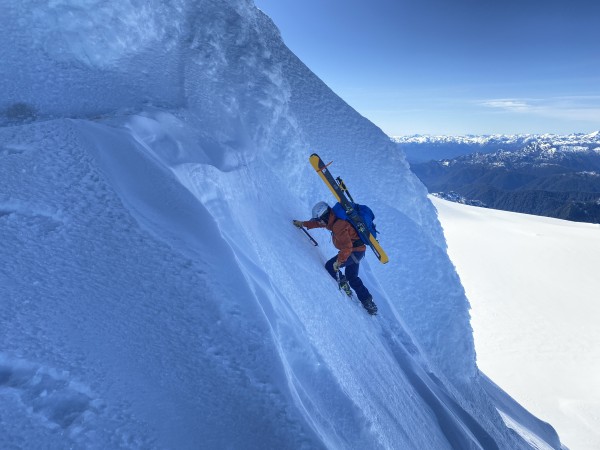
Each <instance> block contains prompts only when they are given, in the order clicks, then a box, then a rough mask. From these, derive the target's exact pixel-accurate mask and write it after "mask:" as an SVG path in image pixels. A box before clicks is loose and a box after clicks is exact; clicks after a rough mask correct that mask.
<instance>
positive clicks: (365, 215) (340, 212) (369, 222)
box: [331, 203, 377, 244]
mask: <svg viewBox="0 0 600 450" xmlns="http://www.w3.org/2000/svg"><path fill="white" fill-rule="evenodd" d="M352 206H353V207H354V210H355V211H356V212H357V213H358V215H359V216H360V217H361V218H362V220H363V222H364V223H365V225H366V226H367V229H368V230H369V232H370V233H371V234H372V235H373V237H374V238H377V229H376V228H375V224H374V223H373V220H375V214H373V211H371V208H369V207H368V206H367V205H359V204H358V203H352ZM331 209H333V213H334V214H335V215H336V216H337V217H338V218H340V219H343V220H347V221H348V222H350V224H351V225H352V226H353V227H354V229H355V230H356V227H355V226H354V224H353V223H352V221H351V220H350V218H349V217H348V214H346V210H345V209H344V207H343V206H342V205H341V204H340V203H336V204H335V205H333V208H331ZM356 232H357V233H358V235H359V236H360V233H359V231H358V230H356ZM361 239H362V238H361ZM365 244H368V242H365Z"/></svg>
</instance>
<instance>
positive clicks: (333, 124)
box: [0, 0, 560, 449]
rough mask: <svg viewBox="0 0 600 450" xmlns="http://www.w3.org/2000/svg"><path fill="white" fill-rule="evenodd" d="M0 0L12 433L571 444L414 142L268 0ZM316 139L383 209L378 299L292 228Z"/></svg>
mask: <svg viewBox="0 0 600 450" xmlns="http://www.w3.org/2000/svg"><path fill="white" fill-rule="evenodd" d="M1 2H2V3H1V6H2V11H3V14H2V18H1V19H0V22H1V24H2V26H1V27H0V38H1V39H2V42H3V44H2V46H1V47H0V52H1V53H0V57H1V60H2V61H3V64H2V65H0V77H1V79H2V80H3V81H2V83H0V125H2V127H1V128H0V241H1V242H2V246H0V298H1V299H2V303H1V304H0V324H1V327H0V345H1V347H0V398H1V400H0V424H1V427H2V433H1V434H0V446H1V447H3V448H14V447H16V448H37V447H39V446H40V445H42V444H41V443H43V445H44V446H45V447H47V448H67V447H74V448H199V447H202V448H418V449H444V448H455V449H459V448H460V449H470V448H473V449H476V448H485V449H495V448H502V449H519V448H529V447H530V446H534V447H535V445H533V444H532V442H543V443H544V445H546V446H549V447H550V448H560V442H559V440H558V437H557V436H556V433H555V432H554V430H553V429H552V428H551V427H549V426H542V425H540V422H539V421H538V420H537V419H535V418H534V417H532V416H529V415H526V414H524V413H521V412H520V410H519V409H518V408H517V406H515V405H516V404H515V403H514V402H511V401H509V400H506V398H505V397H504V395H505V394H504V393H502V391H501V390H500V389H498V388H497V387H495V386H493V385H492V384H491V383H488V381H487V380H486V379H485V378H484V377H482V375H481V374H480V373H479V371H478V369H477V366H476V364H475V351H474V345H473V337H472V330H471V326H470V318H469V305H468V301H467V299H466V297H465V293H464V290H463V288H462V286H461V284H460V281H459V279H458V276H457V275H456V273H455V270H454V267H453V265H452V263H451V262H450V260H449V258H448V256H447V253H446V245H445V241H444V237H443V233H442V229H441V227H440V225H439V223H438V221H437V217H436V212H435V209H434V208H433V206H432V204H431V202H430V201H429V200H428V199H427V197H426V190H425V188H424V187H423V186H422V185H421V183H420V182H419V181H418V180H417V179H416V178H415V177H414V176H413V175H412V174H411V173H410V171H409V169H408V165H407V163H406V162H405V160H404V157H403V156H402V154H400V153H399V152H398V151H397V149H396V146H395V144H393V143H392V142H391V141H390V140H389V138H387V137H386V136H385V135H384V134H383V133H382V132H381V131H380V130H379V129H378V128H377V127H375V126H374V125H373V124H371V123H369V122H368V121H367V120H365V119H364V118H363V117H361V116H360V115H359V114H357V113H356V112H355V111H354V110H352V109H351V108H350V107H349V106H348V105H347V104H346V103H344V102H343V100H341V99H340V98H339V97H337V96H336V95H335V94H334V93H333V92H331V90H330V89H329V88H327V86H325V85H324V84H323V83H322V82H321V81H320V80H319V79H318V78H317V77H316V76H315V75H314V74H312V73H311V72H310V71H309V70H308V69H307V68H306V67H305V66H304V65H303V64H302V63H301V62H300V61H299V60H298V59H297V58H296V57H295V56H294V55H293V54H292V53H291V52H290V51H289V50H288V49H287V48H286V47H285V46H284V44H283V43H282V41H281V38H280V36H279V32H278V31H277V29H276V27H275V26H274V25H273V23H272V22H271V21H270V19H268V18H267V17H266V16H265V15H264V14H263V13H262V12H260V11H259V10H258V9H257V8H256V7H255V6H254V5H253V4H252V2H250V1H246V0H229V1H226V0H201V1H194V2H191V1H190V2H187V1H183V0H181V1H176V0H175V1H172V2H159V1H133V0H125V1H99V0H87V1H75V0H59V1H52V2H41V1H34V0H27V1H22V2H9V1H8V0H1ZM314 151H316V152H318V153H319V154H321V156H322V157H323V158H324V159H325V160H327V161H330V160H333V161H334V164H333V165H332V166H331V169H332V171H334V173H335V174H336V175H342V176H344V178H345V181H346V183H347V185H348V186H349V187H350V189H351V191H352V193H353V195H354V197H355V199H356V200H357V201H359V202H361V203H367V204H369V206H371V207H372V209H373V210H374V211H375V212H376V215H377V223H378V229H379V230H380V232H381V243H382V245H383V247H384V248H385V249H386V250H387V252H388V254H389V256H390V259H391V262H390V263H389V264H388V265H386V266H383V265H381V264H379V262H378V261H377V260H376V259H375V258H374V257H373V256H372V255H369V256H368V258H367V259H368V260H367V261H366V262H365V263H364V264H363V265H362V266H361V271H362V272H361V273H362V277H363V279H364V281H365V282H366V283H367V285H368V286H369V288H370V290H371V292H372V293H373V294H374V297H375V300H376V302H377V304H378V306H379V311H380V313H379V316H377V317H370V316H368V315H367V314H366V312H365V311H364V310H363V309H362V307H361V306H360V305H358V304H357V303H353V302H351V301H348V300H347V299H346V298H344V296H343V295H341V294H340V293H339V291H338V289H337V286H335V283H334V282H333V281H332V280H331V279H330V278H329V277H328V275H327V274H326V272H325V271H324V269H323V264H324V262H325V260H326V259H327V258H329V257H330V256H331V255H332V254H334V248H333V246H332V245H331V244H330V242H329V237H328V236H327V234H326V233H325V232H323V231H321V232H319V231H317V232H315V233H314V236H315V238H316V239H318V241H319V243H320V246H319V247H318V248H315V247H313V246H312V245H311V244H310V242H308V240H307V239H306V237H305V236H303V235H302V233H300V232H299V231H298V230H296V229H295V228H294V227H293V226H291V220H292V219H293V218H303V219H305V218H307V216H308V211H310V207H311V206H312V204H313V203H315V202H316V201H318V200H322V199H326V200H332V198H331V195H330V193H329V191H328V190H327V189H326V187H325V186H324V185H323V183H322V182H321V181H320V180H319V178H318V176H317V175H316V174H315V173H314V171H313V170H312V168H310V166H309V164H308V156H309V155H310V154H311V153H312V152H314ZM498 398H500V399H501V400H503V402H504V403H509V404H510V407H503V408H501V405H499V401H498ZM499 410H500V412H499ZM515 411H517V412H515ZM532 436H533V437H532Z"/></svg>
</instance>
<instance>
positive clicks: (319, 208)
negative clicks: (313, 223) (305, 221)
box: [312, 202, 331, 219]
mask: <svg viewBox="0 0 600 450" xmlns="http://www.w3.org/2000/svg"><path fill="white" fill-rule="evenodd" d="M330 209H331V208H330V207H329V205H328V204H327V203H325V202H319V203H317V204H316V205H315V206H313V209H312V217H313V219H323V216H324V215H325V214H326V213H328V212H329V210H330Z"/></svg>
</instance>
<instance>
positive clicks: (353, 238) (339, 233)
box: [302, 211, 367, 265]
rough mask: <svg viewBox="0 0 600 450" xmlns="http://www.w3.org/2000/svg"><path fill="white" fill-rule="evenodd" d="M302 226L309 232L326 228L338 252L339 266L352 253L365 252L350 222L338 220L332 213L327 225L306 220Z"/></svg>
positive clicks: (364, 246) (363, 245)
mask: <svg viewBox="0 0 600 450" xmlns="http://www.w3.org/2000/svg"><path fill="white" fill-rule="evenodd" d="M302 225H304V227H305V228H308V229H309V230H310V229H312V228H327V229H328V230H329V231H331V238H332V241H333V245H334V246H335V248H337V249H338V250H339V253H338V257H337V260H338V263H339V264H340V265H341V264H344V263H345V262H346V260H347V259H348V258H349V257H350V255H351V254H352V252H364V251H366V250H367V246H366V245H365V244H363V243H362V241H361V240H360V237H359V236H358V233H357V232H356V230H355V229H354V227H353V226H352V225H351V224H350V222H348V221H347V220H343V219H340V218H338V217H337V216H336V215H335V214H334V212H333V211H331V213H330V214H329V220H328V221H327V224H324V223H323V222H320V221H318V220H308V221H306V222H302ZM357 241H359V242H360V245H358V242H357ZM354 243H356V244H357V246H356V247H354V246H353V245H354Z"/></svg>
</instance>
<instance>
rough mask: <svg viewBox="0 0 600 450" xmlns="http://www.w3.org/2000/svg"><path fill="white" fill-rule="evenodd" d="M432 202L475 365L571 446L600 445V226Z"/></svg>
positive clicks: (583, 448)
mask: <svg viewBox="0 0 600 450" xmlns="http://www.w3.org/2000/svg"><path fill="white" fill-rule="evenodd" d="M432 200H433V202H434V204H435V206H436V208H437V210H438V212H439V215H440V220H441V222H442V226H443V227H444V232H445V234H446V237H447V239H448V245H449V250H448V251H449V254H450V256H451V258H452V260H453V261H454V262H455V264H456V266H457V270H458V272H459V274H460V277H461V279H462V281H463V283H464V286H465V289H466V291H467V294H468V297H469V299H470V301H471V304H472V306H473V310H472V316H473V328H474V333H475V344H476V349H477V361H478V365H479V367H480V368H481V369H482V370H483V371H484V372H485V373H486V374H487V375H489V376H491V377H492V378H493V379H494V381H495V382H496V383H498V384H499V385H500V386H501V387H502V388H504V389H506V390H507V392H510V393H511V394H512V395H514V397H515V398H516V399H517V400H518V401H519V402H520V403H522V404H523V405H524V406H525V407H527V409H529V410H530V411H531V412H533V413H534V414H536V415H538V416H539V417H541V418H543V419H545V420H549V421H550V422H551V423H552V424H553V425H554V426H556V428H557V430H558V432H559V433H560V436H561V438H562V439H563V441H564V443H565V444H566V445H568V446H569V447H570V448H573V449H582V450H592V449H597V448H600V433H599V431H598V430H600V419H599V418H600V382H599V381H598V380H600V362H599V361H600V332H599V331H598V322H599V321H600V305H599V304H598V292H600V279H599V278H598V276H597V260H598V255H600V240H599V239H598V234H599V233H600V226H598V225H592V224H582V223H575V222H567V221H563V220H557V219H550V218H545V217H538V216H530V215H525V214H516V213H508V212H504V211H497V210H491V209H483V208H476V207H470V206H464V205H458V204H455V203H451V202H447V201H444V200H440V199H436V198H432Z"/></svg>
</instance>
